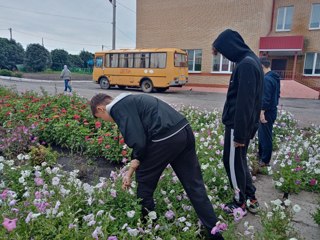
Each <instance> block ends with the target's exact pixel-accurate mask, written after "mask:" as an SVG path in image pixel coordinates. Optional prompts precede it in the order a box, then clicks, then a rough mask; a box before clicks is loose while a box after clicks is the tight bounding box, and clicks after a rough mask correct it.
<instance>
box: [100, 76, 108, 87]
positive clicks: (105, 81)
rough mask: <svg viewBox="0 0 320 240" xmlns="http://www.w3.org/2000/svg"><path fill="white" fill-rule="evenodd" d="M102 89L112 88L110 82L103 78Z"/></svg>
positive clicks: (101, 81) (101, 80)
mask: <svg viewBox="0 0 320 240" xmlns="http://www.w3.org/2000/svg"><path fill="white" fill-rule="evenodd" d="M100 87H101V88H102V89H109V88H110V82H109V79H108V78H101V79H100Z"/></svg>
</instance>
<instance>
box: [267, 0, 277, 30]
mask: <svg viewBox="0 0 320 240" xmlns="http://www.w3.org/2000/svg"><path fill="white" fill-rule="evenodd" d="M274 8H275V0H272V14H271V23H270V30H269V32H268V34H267V36H269V35H270V33H271V32H272V28H273V18H274Z"/></svg>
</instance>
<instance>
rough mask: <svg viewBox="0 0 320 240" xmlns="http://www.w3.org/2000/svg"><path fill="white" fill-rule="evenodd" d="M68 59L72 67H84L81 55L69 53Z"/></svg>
mask: <svg viewBox="0 0 320 240" xmlns="http://www.w3.org/2000/svg"><path fill="white" fill-rule="evenodd" d="M68 59H69V64H70V67H77V68H83V61H82V59H81V58H80V56H79V55H72V54H69V56H68Z"/></svg>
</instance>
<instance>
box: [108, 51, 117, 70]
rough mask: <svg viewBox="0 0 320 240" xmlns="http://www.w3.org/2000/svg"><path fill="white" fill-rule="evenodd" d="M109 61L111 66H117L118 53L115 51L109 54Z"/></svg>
mask: <svg viewBox="0 0 320 240" xmlns="http://www.w3.org/2000/svg"><path fill="white" fill-rule="evenodd" d="M110 62H111V67H113V68H117V67H118V62H119V54H117V53H112V54H110Z"/></svg>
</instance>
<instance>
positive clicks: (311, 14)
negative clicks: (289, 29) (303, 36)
mask: <svg viewBox="0 0 320 240" xmlns="http://www.w3.org/2000/svg"><path fill="white" fill-rule="evenodd" d="M314 5H319V7H320V3H312V4H311V13H310V20H309V30H320V20H319V22H318V27H311V21H312V16H313V6H314ZM319 14H320V12H319Z"/></svg>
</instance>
